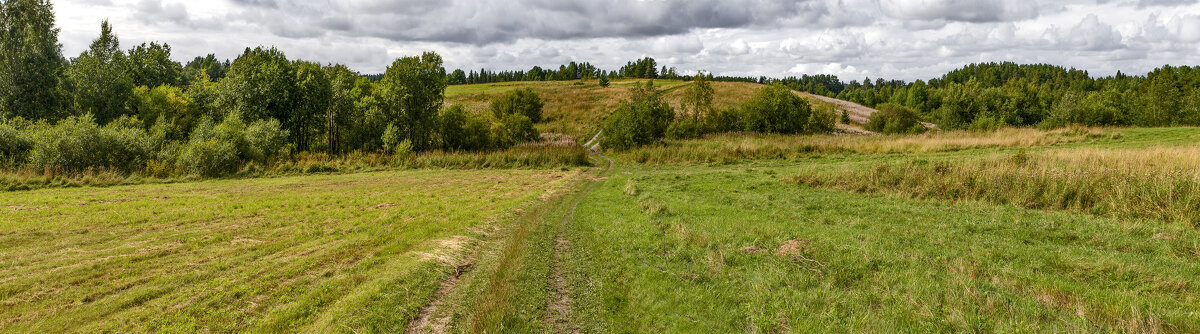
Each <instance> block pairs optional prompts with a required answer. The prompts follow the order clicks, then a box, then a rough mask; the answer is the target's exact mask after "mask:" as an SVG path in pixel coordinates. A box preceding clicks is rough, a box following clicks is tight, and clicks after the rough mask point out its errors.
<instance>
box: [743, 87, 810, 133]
mask: <svg viewBox="0 0 1200 334" xmlns="http://www.w3.org/2000/svg"><path fill="white" fill-rule="evenodd" d="M742 109H743V114H742V117H744V118H743V122H744V123H743V124H744V126H745V130H746V131H751V132H758V133H780V134H794V133H815V132H823V131H828V130H827V129H828V128H831V127H832V124H827V123H823V122H825V121H826V119H825V118H824V117H816V118H814V117H812V114H813V112H812V107H810V106H809V105H808V102H807V101H804V99H803V98H801V97H800V96H798V95H796V94H795V93H793V92H792V90H791V89H789V88H787V87H785V86H783V85H782V84H774V85H771V86H766V87H763V88H762V89H759V90H758V92H757V93H755V94H754V97H751V98H750V99H749V100H747V101H746V102H745V104H744V105H743V107H742ZM829 121H832V118H830V119H829Z"/></svg>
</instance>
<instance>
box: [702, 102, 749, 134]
mask: <svg viewBox="0 0 1200 334" xmlns="http://www.w3.org/2000/svg"><path fill="white" fill-rule="evenodd" d="M744 114H745V113H743V112H742V109H739V108H725V109H721V110H717V111H716V113H714V114H713V117H712V118H710V119H709V120H708V121H707V123H708V125H709V129H710V130H712V131H713V132H733V131H742V129H745V128H746V122H745V117H744V116H743V115H744Z"/></svg>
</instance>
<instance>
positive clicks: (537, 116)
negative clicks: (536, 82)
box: [489, 88, 543, 123]
mask: <svg viewBox="0 0 1200 334" xmlns="http://www.w3.org/2000/svg"><path fill="white" fill-rule="evenodd" d="M542 106H543V104H542V98H541V96H538V94H537V93H535V92H534V91H533V89H530V88H522V89H517V90H513V91H510V92H508V93H507V94H504V95H503V96H500V97H498V98H495V99H493V100H492V102H491V105H490V106H489V107H490V108H491V110H492V115H495V116H496V119H503V118H505V117H507V116H508V115H511V114H521V115H525V117H526V118H529V120H530V121H532V122H534V123H537V122H541V121H542Z"/></svg>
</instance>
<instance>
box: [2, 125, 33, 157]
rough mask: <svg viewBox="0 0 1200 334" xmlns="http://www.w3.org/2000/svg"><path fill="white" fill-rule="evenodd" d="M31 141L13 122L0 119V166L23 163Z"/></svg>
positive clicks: (27, 154)
mask: <svg viewBox="0 0 1200 334" xmlns="http://www.w3.org/2000/svg"><path fill="white" fill-rule="evenodd" d="M32 149H33V141H32V140H30V139H29V138H28V137H27V136H26V135H25V133H23V132H21V131H20V129H18V128H17V127H16V126H14V125H13V124H10V123H9V122H5V121H0V167H13V166H18V165H20V164H22V163H25V160H26V159H27V158H28V157H29V151H30V150H32Z"/></svg>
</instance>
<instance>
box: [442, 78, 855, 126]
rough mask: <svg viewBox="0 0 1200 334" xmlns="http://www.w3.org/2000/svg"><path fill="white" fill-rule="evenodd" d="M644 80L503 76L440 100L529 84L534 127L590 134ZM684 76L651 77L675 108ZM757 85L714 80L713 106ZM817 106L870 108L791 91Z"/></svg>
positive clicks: (738, 99) (467, 101)
mask: <svg viewBox="0 0 1200 334" xmlns="http://www.w3.org/2000/svg"><path fill="white" fill-rule="evenodd" d="M642 82H645V80H614V81H613V82H612V84H611V85H610V86H609V87H600V85H599V84H597V82H595V81H586V82H581V81H546V82H541V81H526V82H503V83H491V84H475V85H455V86H450V87H448V88H447V89H446V104H447V105H453V104H459V105H463V106H464V107H466V108H467V109H468V110H471V111H474V112H481V113H484V112H489V111H488V104H489V101H491V100H492V99H493V98H496V97H498V96H501V95H503V94H504V93H506V92H508V91H511V90H515V89H521V88H530V89H533V90H534V91H535V92H537V93H538V95H540V96H541V98H542V102H544V103H545V107H544V109H543V115H544V116H545V119H546V120H545V121H544V122H543V123H542V124H539V125H538V130H540V131H542V132H550V133H562V134H566V135H569V136H571V137H573V138H576V139H579V138H590V137H591V136H592V135H593V134H595V133H596V130H597V129H598V128H599V124H600V122H601V121H602V120H604V117H606V116H607V115H608V114H609V113H611V112H612V110H614V109H616V107H617V105H618V104H620V103H621V101H622V100H625V99H627V98H629V89H630V88H633V87H634V86H635V85H638V84H640V83H642ZM690 84H691V83H689V82H684V81H678V80H654V85H655V87H658V89H660V90H662V91H663V93H664V99H665V100H666V101H667V102H668V103H670V104H671V105H672V106H674V107H675V109H676V110H679V109H681V108H680V105H681V101H682V99H683V92H684V89H683V88H685V87H686V86H688V85H690ZM761 87H762V85H760V84H757V83H746V82H714V83H713V90H714V91H715V93H716V96H715V97H714V99H713V107H715V108H717V109H724V108H733V107H737V106H740V105H741V104H742V102H743V101H745V100H746V99H749V98H750V97H751V96H753V95H754V93H755V92H756V91H758V89H759V88H761ZM797 94H799V95H800V96H802V97H805V98H806V99H808V100H809V101H810V103H813V106H814V107H817V106H818V105H819V103H830V104H833V105H835V106H836V109H837V110H838V111H839V113H840V111H841V110H847V111H848V112H849V113H850V116H851V120H853V121H854V122H855V123H859V124H862V123H865V122H866V119H867V118H868V117H870V115H871V113H874V112H875V109H871V108H867V107H864V106H862V105H859V104H856V103H852V102H847V101H842V100H837V99H833V98H828V97H824V96H816V95H812V94H808V93H803V92H797ZM843 129H844V130H847V131H855V132H860V131H861V128H860V127H857V126H845V127H843Z"/></svg>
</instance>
